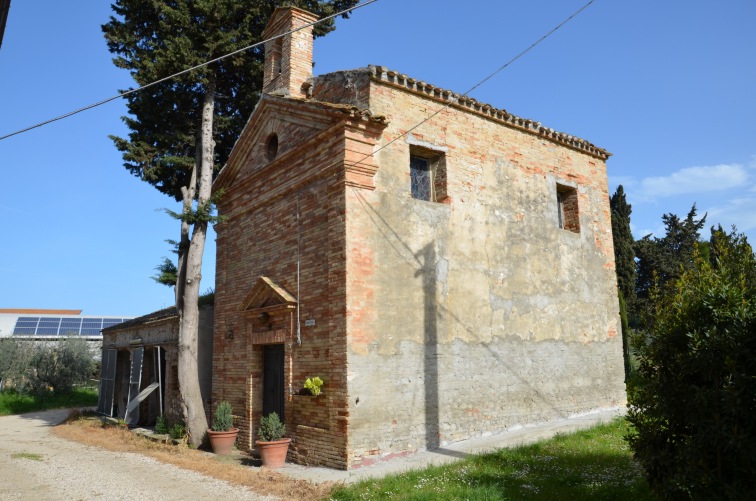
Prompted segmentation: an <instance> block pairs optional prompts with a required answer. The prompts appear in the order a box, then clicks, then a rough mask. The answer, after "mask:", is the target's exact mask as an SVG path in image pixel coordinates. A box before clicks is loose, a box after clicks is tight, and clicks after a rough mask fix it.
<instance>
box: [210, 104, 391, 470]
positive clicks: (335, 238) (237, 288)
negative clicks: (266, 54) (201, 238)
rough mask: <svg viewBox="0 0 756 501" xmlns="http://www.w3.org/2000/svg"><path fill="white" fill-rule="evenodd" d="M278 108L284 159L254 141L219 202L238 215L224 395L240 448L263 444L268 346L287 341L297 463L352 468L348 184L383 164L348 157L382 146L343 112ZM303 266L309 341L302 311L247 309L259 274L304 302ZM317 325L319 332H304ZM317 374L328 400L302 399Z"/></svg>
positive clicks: (221, 268) (220, 290) (221, 323)
mask: <svg viewBox="0 0 756 501" xmlns="http://www.w3.org/2000/svg"><path fill="white" fill-rule="evenodd" d="M271 106H273V105H271ZM275 106H278V108H277V113H276V116H277V119H276V122H275V123H276V124H277V125H276V126H275V127H274V128H275V131H276V132H277V133H278V135H279V141H280V144H281V146H282V153H281V154H280V155H279V157H278V158H277V159H276V160H275V161H273V162H272V163H269V162H267V160H266V159H265V158H266V157H265V155H263V154H262V152H263V149H264V148H265V144H264V142H263V141H262V140H258V141H255V142H254V143H253V144H252V146H251V147H250V149H249V152H248V154H247V155H246V156H244V157H243V158H242V157H239V159H238V161H239V162H240V165H229V166H228V167H227V168H234V169H236V171H237V172H238V174H237V175H236V176H235V177H234V178H233V179H230V178H228V179H227V183H228V185H226V186H225V194H224V196H223V198H222V199H221V201H220V203H219V212H220V214H222V215H224V216H226V217H227V218H228V219H227V220H226V221H225V222H223V223H221V224H218V225H216V231H217V234H218V239H217V249H218V250H217V256H216V270H217V274H216V289H215V311H216V320H215V333H216V335H215V344H214V376H213V400H214V402H218V401H220V400H228V401H229V402H230V403H231V405H232V406H233V408H234V413H235V414H236V415H238V416H240V419H239V420H238V421H237V425H238V426H239V428H240V430H241V431H240V437H239V441H238V444H239V446H240V447H242V448H243V449H251V448H253V447H254V439H255V438H256V436H255V433H256V432H255V428H256V426H257V423H258V422H259V418H260V415H261V410H262V396H261V392H262V386H263V382H262V369H263V367H262V346H263V345H264V344H271V343H277V344H284V347H285V348H284V349H285V363H284V372H285V394H286V401H285V410H284V415H285V421H286V425H287V436H290V437H291V438H292V439H293V442H292V446H291V448H290V458H291V459H293V460H296V461H300V462H305V463H307V464H321V465H326V466H330V467H334V468H346V466H347V464H346V456H347V454H346V444H347V435H346V431H347V421H348V410H347V409H348V405H347V402H346V397H347V371H346V357H347V341H346V331H345V318H346V296H345V293H346V289H345V280H346V277H345V266H346V256H345V252H346V249H345V244H344V238H345V231H346V229H345V224H346V221H345V219H346V215H345V209H344V194H345V190H346V189H347V185H348V184H351V185H360V184H361V183H362V181H361V180H362V178H363V176H364V175H365V172H366V170H367V171H368V172H369V171H370V169H371V165H372V159H370V161H367V162H363V164H364V165H362V164H361V165H362V167H360V168H359V169H356V170H355V169H352V171H351V172H350V171H349V170H347V169H345V167H344V160H345V159H347V158H356V157H357V156H359V155H363V156H364V152H365V151H368V152H369V151H371V150H370V146H369V145H368V143H369V142H370V137H372V138H373V141H374V140H375V139H374V138H375V137H377V135H378V133H377V132H373V133H369V132H368V130H367V129H369V126H365V125H360V122H361V120H360V119H357V120H356V123H355V124H353V125H349V123H350V121H349V120H347V121H344V120H343V119H340V120H341V121H337V120H336V118H339V117H335V118H327V121H329V122H330V125H329V124H326V123H320V122H318V121H317V120H314V121H311V123H310V126H303V125H301V121H300V119H299V118H298V116H297V113H301V110H298V109H297V107H296V103H278V104H276V105H275ZM289 113H291V115H289ZM322 120H323V119H322V117H321V121H322ZM339 123H340V124H341V125H340V126H336V125H338V124H339ZM269 125H270V124H269V123H266V124H265V125H264V126H263V127H262V129H265V130H267V129H266V128H267V127H269ZM319 127H322V128H320V129H319ZM266 134H267V132H265V131H261V132H260V133H259V134H257V133H255V135H254V136H253V137H256V138H264V137H265V136H266ZM371 179H372V177H371ZM297 213H299V218H297ZM298 259H299V264H300V280H299V301H300V302H299V307H300V311H299V318H300V321H301V323H300V328H301V345H300V344H297V340H296V335H297V312H296V310H294V311H290V310H287V311H282V312H277V313H276V312H271V314H270V317H269V319H267V320H265V321H264V322H260V321H259V320H258V318H257V317H256V316H255V314H254V310H252V311H251V312H250V314H247V313H245V312H243V311H240V309H241V308H242V302H243V300H244V298H245V297H246V296H247V295H248V293H249V292H250V290H251V289H252V287H253V286H254V285H255V283H256V281H257V280H258V279H259V277H260V276H266V277H269V278H270V279H272V280H274V281H275V282H276V283H278V284H279V285H280V286H281V287H283V288H284V289H285V290H286V291H287V292H288V293H289V294H291V295H293V296H295V297H296V296H297V260H298ZM308 320H310V321H313V322H314V325H311V326H310V325H305V324H306V322H307V321H308ZM311 376H320V377H321V378H322V379H323V380H324V381H325V386H324V388H323V390H324V395H322V396H320V397H317V398H308V397H304V396H298V395H296V393H297V392H298V391H299V390H300V389H301V388H302V386H303V384H304V381H305V379H306V378H307V377H311Z"/></svg>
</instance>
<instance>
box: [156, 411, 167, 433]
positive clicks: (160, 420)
mask: <svg viewBox="0 0 756 501" xmlns="http://www.w3.org/2000/svg"><path fill="white" fill-rule="evenodd" d="M155 433H159V434H161V435H166V434H168V418H166V417H165V414H162V415H160V416H158V417H157V419H156V420H155Z"/></svg>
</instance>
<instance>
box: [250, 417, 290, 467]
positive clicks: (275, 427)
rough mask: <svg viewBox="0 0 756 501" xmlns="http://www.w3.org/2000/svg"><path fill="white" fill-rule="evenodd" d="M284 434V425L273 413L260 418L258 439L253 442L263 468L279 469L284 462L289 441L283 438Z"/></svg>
mask: <svg viewBox="0 0 756 501" xmlns="http://www.w3.org/2000/svg"><path fill="white" fill-rule="evenodd" d="M284 433H286V425H284V424H283V423H282V422H281V418H279V417H278V414H276V413H275V412H271V413H270V414H268V415H267V416H263V417H261V418H260V429H259V430H258V432H257V434H258V436H259V437H260V439H259V440H255V444H257V449H258V450H259V451H260V457H261V458H262V464H263V466H267V467H268V468H280V467H281V466H283V465H284V463H285V462H286V454H287V452H288V451H289V444H290V443H291V439H290V438H283V436H284Z"/></svg>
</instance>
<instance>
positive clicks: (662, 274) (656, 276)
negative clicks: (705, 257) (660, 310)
mask: <svg viewBox="0 0 756 501" xmlns="http://www.w3.org/2000/svg"><path fill="white" fill-rule="evenodd" d="M696 214H697V210H696V204H693V207H692V208H691V209H690V212H688V215H687V216H686V218H685V219H683V220H681V219H680V218H679V217H678V216H676V215H675V214H664V215H663V216H662V221H663V222H664V227H665V235H664V237H662V238H658V237H653V236H651V235H646V236H645V237H643V238H642V239H640V240H638V241H636V242H635V246H634V249H635V255H636V256H637V258H638V261H637V264H638V266H637V275H636V287H635V292H636V297H637V305H638V308H637V312H638V313H639V314H641V315H645V316H647V315H648V313H649V311H650V310H649V307H650V304H649V297H650V294H649V293H650V291H651V290H652V289H653V287H654V286H655V285H657V286H658V287H659V289H660V290H663V289H664V288H665V287H666V286H668V285H672V284H674V282H675V280H677V278H678V277H680V275H681V274H682V272H683V271H684V270H688V269H690V268H691V267H692V266H693V256H694V254H695V250H696V245H697V244H698V241H699V238H700V235H701V229H702V228H703V227H704V225H705V224H706V214H704V216H703V217H702V218H701V219H696Z"/></svg>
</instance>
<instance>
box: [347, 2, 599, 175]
mask: <svg viewBox="0 0 756 501" xmlns="http://www.w3.org/2000/svg"><path fill="white" fill-rule="evenodd" d="M594 1H595V0H590V1H589V2H588V3H586V4H585V5H583V6H582V7H580V8H579V9H578V10H576V11H575V12H574V13H573V14H571V15H570V16H569V17H568V18H567V19H565V20H564V21H562V22H561V23H559V24H558V25H557V26H556V27H555V28H553V29H552V30H551V31H549V32H548V33H546V34H545V35H543V36H542V37H541V38H539V39H538V40H537V41H535V42H533V43H532V44H531V45H530V47H528V48H527V49H525V50H523V51H522V52H520V53H519V54H517V55H516V56H514V57H513V58H512V59H510V60H509V61H507V62H506V63H504V64H503V65H502V66H500V67H499V68H498V69H496V71H494V72H493V73H491V74H489V75H488V76H487V77H485V78H484V79H483V80H481V81H479V82H478V83H476V84H475V85H473V86H472V87H470V89H468V90H467V91H466V92H464V93H463V94H460V95H459V97H467V95H468V94H469V93H470V92H472V91H474V90H475V89H477V88H478V87H480V86H481V85H483V84H484V83H486V82H487V81H488V80H490V79H491V78H493V77H494V76H496V74H498V73H500V72H501V71H503V70H504V69H505V68H506V67H507V66H509V65H510V64H512V63H514V62H515V61H517V60H518V59H520V58H521V57H522V56H524V55H525V54H527V53H528V52H530V51H531V50H532V49H533V48H535V46H536V45H538V44H540V43H541V42H543V41H544V40H546V39H547V38H548V37H549V36H551V35H552V34H553V33H554V32H555V31H557V30H558V29H559V28H561V27H562V26H564V25H565V24H567V23H568V22H570V21H571V20H572V18H574V17H575V16H577V15H578V14H580V13H581V12H583V11H584V10H585V9H586V8H588V6H590V5H591V4H592V3H593V2H594ZM457 100H458V99H457ZM452 104H454V101H452V100H450V101H449V102H448V103H446V104H445V105H444V106H442V107H441V108H439V109H438V110H436V111H435V112H433V113H432V114H430V115H428V117H426V118H425V119H424V120H422V121H421V122H420V123H418V124H417V125H414V126H412V127H411V128H410V129H408V130H406V131H404V132H402V133H400V134H399V135H398V136H396V137H395V138H393V139H392V140H390V141H389V142H387V143H386V144H384V145H383V146H381V147H380V148H378V149H377V150H375V151H374V152H373V153H371V154H369V155H365V156H364V157H362V158H361V159H359V160H358V161H356V162H354V163H353V164H352V166H355V165H357V164H359V163H360V162H362V161H363V160H365V159H366V158H368V157H370V156H373V155H375V154H376V153H378V152H379V151H381V150H382V149H384V148H386V147H388V146H390V145H391V144H393V143H395V142H396V141H398V140H399V139H401V138H403V137H404V136H406V135H407V134H409V133H410V132H412V131H413V130H415V129H417V128H418V127H420V126H421V125H423V124H424V123H426V122H427V121H428V120H430V119H432V118H433V117H435V116H436V115H438V114H439V113H441V112H442V111H444V110H446V109H447V108H449V106H451V105H452Z"/></svg>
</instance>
